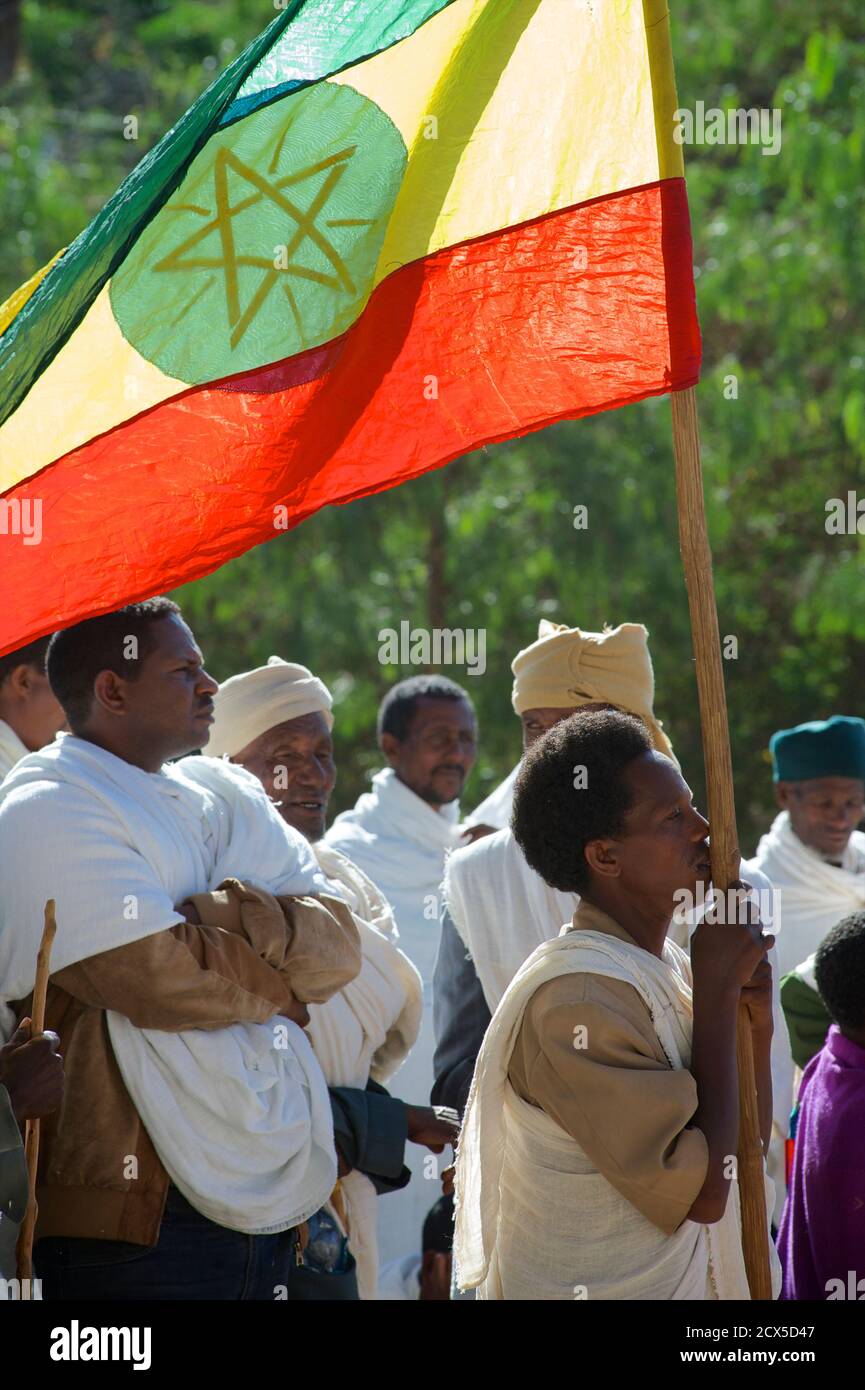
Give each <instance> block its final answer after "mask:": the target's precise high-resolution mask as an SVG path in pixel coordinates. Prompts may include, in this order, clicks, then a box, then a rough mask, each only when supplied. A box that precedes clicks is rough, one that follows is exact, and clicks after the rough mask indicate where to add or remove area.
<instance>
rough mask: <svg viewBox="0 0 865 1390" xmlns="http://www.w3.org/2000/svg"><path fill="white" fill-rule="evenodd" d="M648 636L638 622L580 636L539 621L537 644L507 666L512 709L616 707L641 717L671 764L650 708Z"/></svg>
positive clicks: (652, 690)
mask: <svg viewBox="0 0 865 1390" xmlns="http://www.w3.org/2000/svg"><path fill="white" fill-rule="evenodd" d="M648 638H649V634H648V632H647V631H646V629H645V628H644V627H643V625H642V623H621V624H620V626H619V627H614V628H609V627H607V628H605V629H604V631H603V632H583V631H582V630H581V629H580V628H578V627H565V626H564V624H563V623H551V622H548V621H547V619H546V618H542V619H541V621H540V623H539V625H538V640H537V641H536V642H533V643H532V645H531V646H530V647H526V648H525V649H524V650H523V651H521V652H518V653H517V655H516V656H515V657H514V660H513V662H512V663H511V670H512V671H513V673H514V689H513V696H512V702H513V706H514V709H515V710H516V712H517V714H522V713H523V712H524V711H525V710H527V709H578V708H579V707H580V706H581V705H589V704H605V705H615V706H616V707H617V708H618V709H621V710H624V711H625V712H626V713H627V714H636V715H637V716H638V717H639V718H640V719H642V720H643V723H644V724H645V725H646V727H647V729H648V731H649V733H650V735H651V738H652V743H653V744H654V746H655V748H656V749H657V750H658V752H659V753H664V754H666V756H667V757H668V758H673V761H675V755H674V753H673V749H672V745H671V743H670V740H669V739H668V738H667V735H666V734H665V733H664V730H663V728H662V726H661V724H660V722H659V721H658V720H657V719H656V718H655V712H654V709H653V708H652V704H653V700H654V696H655V675H654V672H653V670H652V658H651V657H650V656H649V642H648Z"/></svg>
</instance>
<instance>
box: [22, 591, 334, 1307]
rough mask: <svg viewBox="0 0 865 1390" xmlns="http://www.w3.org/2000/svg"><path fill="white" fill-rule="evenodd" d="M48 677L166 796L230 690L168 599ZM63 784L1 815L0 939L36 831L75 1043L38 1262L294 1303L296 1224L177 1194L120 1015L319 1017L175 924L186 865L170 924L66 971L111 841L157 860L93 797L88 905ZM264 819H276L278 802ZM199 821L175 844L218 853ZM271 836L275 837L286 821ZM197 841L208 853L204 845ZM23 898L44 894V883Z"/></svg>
mask: <svg viewBox="0 0 865 1390" xmlns="http://www.w3.org/2000/svg"><path fill="white" fill-rule="evenodd" d="M48 672H49V677H50V679H51V684H52V688H53V689H54V691H55V694H56V695H57V696H58V698H59V699H60V701H61V704H62V705H63V708H64V710H65V712H66V715H67V718H68V721H69V726H70V729H71V730H72V735H71V736H70V737H69V743H70V746H71V745H76V744H77V745H81V744H84V743H85V741H86V752H87V754H88V756H89V755H92V756H93V757H95V758H98V759H100V760H101V762H102V763H103V764H105V766H106V767H107V768H108V771H109V772H110V770H111V768H112V767H116V768H117V772H118V776H119V777H120V776H125V775H126V774H127V773H128V770H129V767H130V766H131V767H132V768H134V769H139V770H140V771H141V772H142V773H144V774H148V779H149V780H148V785H151V784H154V785H156V786H157V787H159V786H161V784H162V779H165V783H166V787H167V785H168V781H169V778H168V776H167V773H168V769H166V767H165V764H166V763H167V761H168V760H169V759H172V758H177V757H180V756H181V755H183V754H185V753H189V752H191V751H193V750H194V749H197V748H201V747H202V746H203V745H206V743H207V739H208V736H209V726H210V723H211V709H212V699H213V695H214V693H215V691H216V689H217V685H216V682H215V681H213V680H212V679H211V677H210V676H209V675H208V674H207V672H206V671H205V670H204V667H203V658H202V654H201V651H200V650H199V648H198V646H197V644H196V642H195V639H194V637H193V635H192V633H191V632H190V630H189V628H188V627H187V625H186V624H185V623H184V622H183V620H182V618H181V616H180V612H179V609H178V608H177V606H176V605H175V604H173V603H171V602H170V601H169V600H167V599H153V600H149V601H147V602H144V603H139V604H132V605H130V606H129V607H127V608H125V609H122V610H120V611H119V612H118V613H115V614H107V615H105V616H104V617H101V618H94V619H90V620H88V621H86V622H84V623H81V624H78V626H77V627H75V628H71V629H68V630H67V631H66V632H64V633H60V634H58V635H57V636H56V637H55V639H54V642H53V644H52V647H51V649H50V651H49V658H48ZM35 756H38V755H35ZM116 760H120V761H121V763H122V764H125V765H127V767H126V768H125V769H123V768H121V767H119V765H117V763H116ZM25 763H26V760H25ZM25 775H26V774H25ZM166 787H162V790H165V789H166ZM65 790H66V788H65V787H62V786H61V787H59V788H55V787H53V786H51V785H47V786H46V784H45V782H43V783H40V784H37V786H36V787H35V788H34V787H32V786H21V787H20V788H18V789H17V790H16V788H15V786H14V785H13V786H12V788H11V789H10V788H9V786H8V784H7V788H6V790H5V792H4V796H3V799H2V805H0V874H2V876H3V881H4V885H8V886H9V887H10V890H11V891H10V892H9V893H8V894H6V893H4V899H5V902H6V906H5V910H4V908H3V907H2V906H0V941H2V934H3V933H4V932H14V931H15V928H16V923H15V922H13V921H11V920H10V918H11V915H14V914H16V913H17V912H18V911H20V906H19V907H17V908H16V907H15V906H14V904H15V903H16V899H17V902H18V904H20V903H21V902H22V901H28V902H29V899H28V898H27V896H26V892H25V890H24V888H22V885H21V884H20V883H19V885H18V888H20V889H21V891H20V892H19V891H18V889H16V885H15V878H16V875H18V876H19V878H20V876H21V875H23V874H25V873H26V868H24V867H19V862H18V861H19V860H20V858H21V856H20V844H21V840H22V826H23V830H24V838H25V839H26V838H27V836H28V835H29V836H31V837H33V836H38V837H39V839H40V844H39V854H40V856H41V860H42V862H44V865H45V879H44V882H43V883H40V884H39V885H37V886H38V887H39V889H40V891H41V890H42V889H44V888H45V887H46V886H50V884H53V883H54V881H55V880H56V881H57V886H56V897H57V900H58V938H57V941H56V943H55V953H54V956H53V960H54V961H55V962H56V964H57V966H58V968H57V969H56V970H55V973H54V974H53V975H52V977H51V981H50V985H49V991H48V1003H47V1016H46V1027H47V1028H49V1029H53V1030H54V1031H55V1032H57V1033H58V1034H59V1035H60V1038H61V1044H62V1048H63V1054H64V1057H65V1064H66V1089H65V1095H64V1099H63V1103H62V1105H61V1106H60V1108H59V1110H57V1111H56V1112H55V1114H54V1115H52V1116H51V1117H50V1118H49V1119H47V1120H45V1121H43V1141H42V1150H41V1153H40V1171H39V1182H38V1187H37V1195H38V1201H39V1222H38V1226H37V1232H36V1236H37V1243H36V1247H35V1264H36V1273H37V1274H38V1275H39V1276H40V1277H41V1278H42V1281H43V1293H44V1297H45V1298H46V1299H58V1298H60V1299H69V1298H90V1299H103V1298H105V1299H137V1298H145V1299H146V1298H157V1299H206V1298H217V1299H273V1298H285V1297H291V1293H290V1292H287V1290H288V1289H289V1287H290V1285H291V1281H292V1271H293V1270H295V1269H296V1268H297V1265H298V1254H299V1240H300V1236H299V1231H300V1228H298V1227H295V1228H292V1229H289V1230H285V1231H281V1232H277V1233H274V1234H267V1235H246V1234H244V1233H242V1232H240V1231H236V1230H229V1229H228V1228H226V1227H223V1226H220V1225H217V1224H216V1223H214V1222H213V1221H210V1220H207V1219H206V1218H205V1217H204V1216H202V1215H201V1214H200V1213H199V1212H197V1211H196V1210H194V1209H193V1207H192V1206H191V1205H190V1204H189V1203H188V1202H187V1201H186V1200H185V1199H184V1198H183V1197H182V1196H181V1194H180V1192H179V1191H177V1189H176V1188H174V1187H173V1186H172V1185H171V1183H170V1180H169V1176H168V1174H167V1172H166V1170H165V1168H164V1167H163V1165H162V1163H161V1162H160V1159H159V1157H158V1155H157V1152H156V1149H155V1148H154V1145H153V1142H152V1141H151V1137H150V1135H149V1134H148V1132H147V1130H146V1129H145V1127H144V1125H143V1123H142V1121H141V1118H140V1116H139V1114H138V1112H137V1111H136V1108H135V1105H134V1104H133V1102H132V1100H131V1097H130V1095H129V1093H128V1091H127V1089H126V1087H125V1085H124V1083H123V1080H122V1078H121V1073H120V1070H119V1068H118V1064H117V1061H116V1059H115V1056H114V1052H113V1050H112V1045H111V1041H110V1037H109V1030H108V1025H107V1019H106V1011H108V1010H111V1011H114V1012H115V1013H118V1014H121V1015H123V1016H124V1017H125V1018H126V1019H128V1020H129V1021H130V1022H131V1023H132V1024H133V1025H134V1026H135V1027H136V1028H139V1029H156V1030H164V1031H166V1032H177V1033H180V1032H183V1031H185V1030H188V1029H210V1030H213V1029H220V1028H225V1027H228V1026H230V1025H232V1024H237V1023H263V1022H266V1021H268V1020H270V1019H272V1018H273V1017H274V1016H276V1015H281V1016H283V1017H288V1018H291V1019H293V1020H294V1021H295V1022H297V1023H299V1024H300V1025H301V1026H303V1025H304V1023H305V1022H306V1020H307V1017H308V1015H307V1013H306V1010H305V1008H304V1006H303V1005H302V1004H300V1003H299V1001H298V1000H297V999H296V998H295V997H294V994H293V992H292V990H291V988H290V986H289V984H288V982H287V978H286V976H285V973H284V972H281V971H280V970H278V969H277V968H275V967H274V965H272V964H270V963H268V961H267V960H266V959H265V958H264V957H263V955H262V954H261V953H260V952H259V951H257V950H256V949H254V948H253V946H252V945H251V944H250V943H249V941H248V940H247V939H246V938H245V937H244V936H243V935H242V934H236V933H229V932H225V931H222V930H220V929H219V928H217V927H208V926H203V925H200V924H198V923H195V922H192V921H180V920H179V917H182V916H184V913H183V912H182V911H181V912H180V913H178V912H177V909H176V904H178V903H181V902H183V900H184V899H185V898H186V897H187V896H188V895H189V893H191V892H192V891H194V889H195V885H194V884H193V882H192V881H191V875H190V877H189V882H188V886H187V885H186V881H185V880H184V877H183V872H184V871H183V870H182V867H181V870H180V871H179V874H178V875H176V882H173V883H172V884H171V888H170V892H171V895H172V896H171V897H169V898H167V899H166V904H167V910H166V913H165V916H166V921H165V930H161V929H157V930H153V923H152V922H151V925H150V927H149V931H150V934H149V935H141V936H140V937H139V938H138V939H136V927H135V924H134V923H129V924H127V927H126V928H124V931H125V935H124V938H123V939H124V944H122V945H119V946H115V947H114V948H113V949H108V950H98V951H95V952H94V954H92V955H90V956H88V957H85V958H82V957H81V953H80V951H78V952H77V953H76V954H77V958H73V959H71V960H69V958H68V956H67V957H66V959H67V960H68V963H66V964H63V961H64V956H63V944H62V937H63V934H64V933H66V934H68V937H71V936H74V935H76V933H77V936H78V937H79V938H80V937H82V936H84V937H85V939H86V940H93V941H97V942H98V941H100V939H102V940H104V939H105V934H106V928H105V926H104V924H100V921H99V920H98V914H97V911H96V907H95V904H96V902H97V900H100V901H101V899H100V895H99V871H98V868H97V867H96V861H97V857H98V856H99V855H104V854H105V853H106V847H107V853H108V855H109V863H110V855H111V854H114V853H115V849H116V853H117V854H118V855H125V856H127V857H128V856H129V855H133V856H136V857H139V858H141V857H143V859H144V860H145V861H146V859H147V855H148V847H147V845H146V844H145V843H143V842H142V843H138V844H130V843H129V836H128V832H127V831H126V830H125V829H117V827H118V826H119V825H120V813H119V811H116V810H115V808H114V807H113V806H112V805H111V803H110V801H108V802H106V800H105V798H104V797H103V798H102V799H101V800H100V799H99V798H98V797H96V796H95V795H94V797H93V798H92V800H93V801H94V803H97V804H95V805H94V808H93V811H92V823H93V826H94V827H95V829H94V830H93V833H92V839H93V846H92V853H93V864H94V867H93V869H91V870H90V872H91V874H92V882H93V895H92V896H93V902H94V910H93V914H92V917H91V915H90V913H89V912H88V910H87V908H86V906H85V904H86V902H87V889H86V884H87V882H88V880H87V878H86V874H87V872H88V868H87V864H86V863H82V862H81V861H82V859H85V860H86V854H75V855H73V854H72V853H71V852H70V845H71V844H73V843H75V841H74V838H73V837H72V836H71V834H70V838H69V840H68V841H67V839H66V836H67V833H69V831H70V827H69V823H68V822H69V817H68V816H66V817H65V819H64V812H63V806H64V804H65V803H64V802H63V795H62V793H63V792H65ZM169 790H170V789H169ZM76 794H77V795H78V796H79V801H80V802H81V805H80V809H79V808H78V805H77V803H75V805H76V809H75V810H74V811H73V813H72V814H73V816H74V817H76V818H77V821H78V822H79V823H81V822H86V824H87V825H88V826H89V824H90V821H89V820H88V816H89V815H90V808H89V805H88V804H87V792H86V788H85V789H84V790H83V791H80V792H77V793H76ZM82 798H83V799H82ZM176 805H177V800H176V798H173V797H172V796H171V795H167V796H166V797H165V798H164V808H165V809H164V814H165V824H166V827H167V829H168V833H169V835H174V834H175V829H174V828H173V822H172V819H171V818H172V815H174V814H175V811H174V809H173V808H174V807H175V806H176ZM58 808H60V809H58ZM181 809H184V808H181ZM193 810H194V806H193ZM177 814H179V813H177ZM261 814H262V815H263V816H265V817H267V816H268V815H274V816H275V812H273V811H272V808H270V807H269V806H267V805H263V806H262V810H261ZM185 816H186V819H185V821H183V822H181V821H178V822H177V827H176V836H177V844H178V846H180V845H181V840H182V838H183V836H184V835H185V836H186V843H188V844H192V842H193V841H194V839H195V836H196V834H198V833H200V835H201V838H202V846H201V847H200V852H201V854H202V855H203V856H204V858H205V861H206V858H207V854H208V853H209V852H210V848H209V844H208V841H207V829H206V826H205V825H204V822H203V821H202V823H201V826H202V828H201V830H200V832H199V830H198V826H197V821H196V819H195V816H194V814H193V815H192V816H190V814H189V808H188V807H187V808H185ZM277 819H278V817H277ZM100 826H104V834H103V835H102V836H101V837H100V835H99V833H98V831H99V827H100ZM269 831H270V833H271V834H272V833H273V829H272V826H270V827H269ZM88 833H89V832H88ZM285 833H286V835H290V834H291V832H290V831H288V830H286V831H285ZM124 834H125V835H126V838H125V839H124ZM190 837H191V838H190ZM15 846H18V847H19V850H18V852H17V853H16V852H13V850H14V847H15ZM192 849H193V852H194V853H195V854H197V853H198V847H197V846H196V845H195V844H192ZM286 852H287V853H288V847H287V851H286ZM178 853H180V849H179V850H178ZM126 862H127V861H126V860H124V863H126ZM129 862H131V861H129ZM178 862H179V863H181V866H182V862H183V861H182V860H179V861H178ZM144 867H145V868H147V867H148V866H147V865H146V864H145V866H144ZM148 871H149V872H150V870H148ZM124 872H125V871H124ZM64 876H65V880H64ZM73 880H74V885H73ZM64 881H65V882H66V883H67V890H66V891H65V892H64ZM121 881H122V880H121ZM82 882H83V884H84V891H83V892H82ZM26 891H27V892H30V893H31V894H32V893H33V892H35V888H34V889H27V890H26ZM46 895H47V894H46ZM172 899H173V904H174V905H175V907H174V911H171V906H172ZM297 902H298V904H301V906H299V907H298V910H299V911H304V910H309V911H313V912H315V913H318V914H324V917H325V918H327V914H328V913H331V914H332V915H333V916H334V917H336V918H337V919H338V918H339V915H340V912H345V913H348V909H347V908H345V907H344V906H343V905H341V904H338V905H336V906H334V904H333V900H331V899H328V900H327V901H326V902H322V901H321V899H310V898H304V899H303V900H301V899H298V900H297ZM10 904H12V905H13V906H10ZM302 904H306V905H307V907H304V906H303V905H302ZM74 913H77V915H78V917H79V918H80V919H81V920H80V921H79V922H77V923H76V922H74V921H71V920H70V915H71V914H74ZM28 916H29V914H28ZM349 917H350V914H349ZM156 925H157V928H158V923H157V924H156ZM143 930H144V929H143V928H142V931H143ZM100 933H101V937H100ZM3 983H4V984H5V985H8V983H9V982H8V981H4V982H3ZM5 992H6V994H7V997H8V994H9V991H8V989H7V990H6V991H5ZM26 1011H27V1000H26V999H25V1000H21V1001H19V1004H18V1008H17V1012H18V1013H19V1015H20V1014H23V1013H26Z"/></svg>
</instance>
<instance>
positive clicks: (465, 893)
mask: <svg viewBox="0 0 865 1390" xmlns="http://www.w3.org/2000/svg"><path fill="white" fill-rule="evenodd" d="M444 893H445V904H446V906H447V908H448V911H449V912H450V915H451V919H452V921H453V924H454V926H455V927H456V929H457V931H458V933H459V935H460V938H461V939H462V941H463V943H464V945H465V947H466V950H467V951H468V953H469V955H470V956H471V958H472V961H473V963H474V967H475V970H476V972H477V976H478V979H479V980H480V982H481V988H482V989H483V992H484V998H485V999H486V1001H487V1007H488V1008H489V1011H490V1013H495V1011H496V1009H497V1007H498V1004H499V1000H500V999H501V997H502V995H503V994H504V992H505V990H506V989H507V987H508V985H509V984H510V982H511V980H512V979H513V978H514V976H515V975H516V973H517V971H518V970H519V968H520V966H521V965H522V963H523V961H524V960H526V959H527V957H528V956H530V955H531V954H532V951H534V950H535V948H536V947H537V946H540V944H541V942H542V941H548V940H549V939H550V937H552V936H558V934H559V932H560V931H561V929H562V926H563V925H564V924H565V923H567V922H570V921H571V919H572V918H573V915H574V913H575V912H576V910H577V906H578V905H579V901H580V899H579V895H578V894H577V893H560V892H559V891H558V890H557V889H556V888H550V886H549V884H547V883H545V882H544V880H543V879H542V878H541V876H540V874H538V873H535V870H534V869H531V868H529V865H528V864H527V863H526V858H525V855H524V854H523V852H522V850H521V849H520V847H519V845H518V844H517V842H516V840H515V839H514V837H513V833H512V831H511V830H509V829H505V830H499V831H497V832H496V834H495V835H485V836H484V838H483V839H482V840H476V841H475V843H474V844H473V845H468V846H466V847H465V848H463V849H458V850H455V851H454V853H453V854H451V855H450V856H449V858H448V862H447V869H446V872H445V887H444Z"/></svg>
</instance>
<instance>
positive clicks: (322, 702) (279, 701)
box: [204, 656, 333, 758]
mask: <svg viewBox="0 0 865 1390" xmlns="http://www.w3.org/2000/svg"><path fill="white" fill-rule="evenodd" d="M213 706H214V708H213V714H214V722H213V724H212V726H211V730H210V741H209V743H208V744H207V745H206V747H205V750H204V751H205V752H206V753H207V754H208V755H209V756H210V757H213V758H219V757H221V756H222V754H223V753H228V754H229V756H233V755H234V754H236V753H239V752H240V750H241V749H242V748H246V746H247V744H249V743H252V740H253V739H255V738H258V737H259V736H260V735H261V734H264V733H266V732H267V730H268V729H273V728H275V727H276V725H277V724H284V723H285V722H286V721H287V720H289V719H300V717H301V715H304V714H315V713H321V714H323V715H324V717H325V719H326V720H327V727H328V728H329V729H332V728H333V715H332V714H331V708H332V706H333V698H332V696H331V693H330V691H329V690H328V688H327V686H326V685H325V684H324V681H320V680H319V679H318V677H317V676H314V675H313V674H312V672H311V671H308V670H307V668H306V667H305V666H296V665H294V664H293V663H292V662H290V661H283V659H282V657H280V656H272V657H270V659H269V660H268V663H267V665H266V666H257V667H256V669H255V670H254V671H243V672H242V673H241V674H240V675H239V676H231V677H230V678H229V679H228V680H227V681H225V682H224V684H223V685H221V686H220V687H219V690H218V691H217V693H216V695H215V696H214V700H213Z"/></svg>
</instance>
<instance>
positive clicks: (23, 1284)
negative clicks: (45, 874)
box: [17, 898, 57, 1299]
mask: <svg viewBox="0 0 865 1390" xmlns="http://www.w3.org/2000/svg"><path fill="white" fill-rule="evenodd" d="M56 930H57V922H56V920H55V917H54V899H53V898H49V899H48V901H47V903H46V904H45V926H44V928H43V931H42V941H41V944H40V946H39V952H38V954H37V956H36V983H35V985H34V987H33V1005H32V1008H31V1011H30V1017H31V1023H30V1037H31V1038H36V1037H38V1036H39V1034H40V1033H44V1031H45V999H46V995H47V993H48V976H49V974H50V973H51V966H50V960H51V945H52V942H53V941H54V933H55V932H56ZM24 1156H25V1158H26V1160H27V1176H28V1179H29V1183H30V1192H29V1196H28V1198H27V1210H26V1212H25V1213H24V1220H23V1221H22V1222H21V1229H20V1231H19V1232H18V1245H17V1258H18V1279H19V1283H20V1289H21V1298H22V1299H25V1298H32V1296H33V1295H32V1288H33V1235H34V1232H35V1230H36V1214H37V1207H36V1169H37V1167H38V1165H39V1121H38V1120H27V1122H26V1125H25V1135H24ZM25 1291H26V1292H25Z"/></svg>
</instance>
